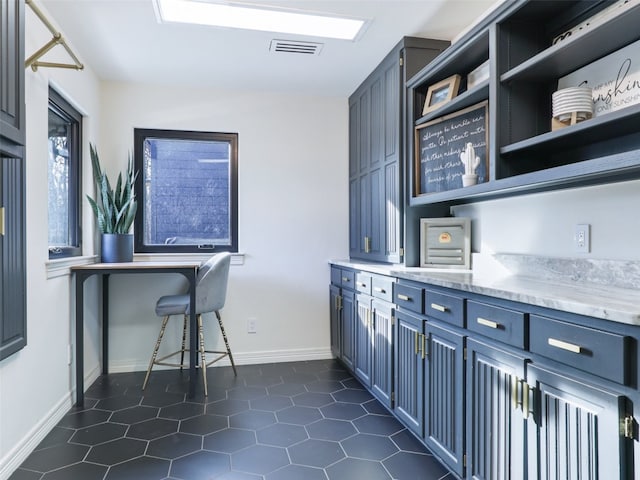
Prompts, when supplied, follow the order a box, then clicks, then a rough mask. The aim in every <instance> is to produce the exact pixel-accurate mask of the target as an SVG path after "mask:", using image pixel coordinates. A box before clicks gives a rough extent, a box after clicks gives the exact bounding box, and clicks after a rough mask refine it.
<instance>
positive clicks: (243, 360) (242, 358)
mask: <svg viewBox="0 0 640 480" xmlns="http://www.w3.org/2000/svg"><path fill="white" fill-rule="evenodd" d="M232 352H233V351H232ZM331 358H333V355H332V354H331V348H328V347H327V348H298V349H292V350H267V351H262V352H239V353H234V354H233V360H234V362H235V364H236V365H258V364H262V363H281V362H304V361H308V360H329V359H331ZM229 365H231V363H230V362H229V358H227V357H225V358H223V359H222V360H220V361H219V362H216V363H214V364H213V365H212V366H211V367H226V366H229ZM148 367H149V364H148V363H147V361H144V363H143V362H141V361H140V360H139V359H135V360H134V359H132V360H124V361H119V362H111V363H110V364H109V372H111V373H127V372H140V371H145V370H146V369H147V368H148ZM211 367H209V368H211ZM153 368H154V370H155V369H156V368H157V369H158V370H160V369H165V368H171V367H163V366H157V367H153Z"/></svg>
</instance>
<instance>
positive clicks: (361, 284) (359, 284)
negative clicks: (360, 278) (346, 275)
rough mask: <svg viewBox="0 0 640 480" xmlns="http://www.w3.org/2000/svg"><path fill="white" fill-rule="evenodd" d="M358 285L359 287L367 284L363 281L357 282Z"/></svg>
mask: <svg viewBox="0 0 640 480" xmlns="http://www.w3.org/2000/svg"><path fill="white" fill-rule="evenodd" d="M358 286H360V287H366V286H367V284H366V283H364V282H358Z"/></svg>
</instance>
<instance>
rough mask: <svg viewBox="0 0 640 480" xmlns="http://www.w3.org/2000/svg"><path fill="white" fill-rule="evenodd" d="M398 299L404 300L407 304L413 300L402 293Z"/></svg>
mask: <svg viewBox="0 0 640 480" xmlns="http://www.w3.org/2000/svg"><path fill="white" fill-rule="evenodd" d="M398 299H399V300H404V301H405V302H408V301H410V300H411V297H409V296H408V295H403V294H401V293H399V294H398Z"/></svg>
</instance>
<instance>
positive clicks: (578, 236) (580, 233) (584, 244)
mask: <svg viewBox="0 0 640 480" xmlns="http://www.w3.org/2000/svg"><path fill="white" fill-rule="evenodd" d="M573 240H574V245H575V249H576V252H578V253H589V251H590V250H591V228H590V225H589V224H587V223H585V224H580V225H576V231H575V235H574V238H573Z"/></svg>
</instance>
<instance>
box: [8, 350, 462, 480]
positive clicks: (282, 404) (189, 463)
mask: <svg viewBox="0 0 640 480" xmlns="http://www.w3.org/2000/svg"><path fill="white" fill-rule="evenodd" d="M207 379H208V383H209V397H204V395H203V394H202V390H201V389H200V390H199V391H198V392H197V393H196V397H195V398H191V399H188V398H187V395H186V392H187V389H188V377H187V375H186V372H184V371H182V372H181V371H179V370H163V371H157V372H153V374H152V376H151V380H150V383H149V385H148V386H147V389H146V391H145V392H142V390H141V385H142V381H143V380H144V372H134V373H122V374H112V375H108V376H102V377H100V378H98V379H97V380H96V381H95V382H94V383H93V385H91V386H90V387H89V388H88V389H87V392H86V394H85V406H84V407H83V408H82V409H80V408H75V407H74V408H73V409H72V410H71V411H70V412H69V413H68V414H67V415H66V416H65V417H64V418H63V419H62V420H61V421H60V422H59V423H58V425H57V426H56V427H54V429H53V430H52V431H51V433H49V434H48V435H47V436H46V437H45V439H44V440H43V441H42V442H41V443H40V445H38V447H37V448H36V449H35V450H34V452H33V453H32V454H31V455H30V456H29V457H28V458H27V459H26V460H25V461H24V463H23V464H22V465H21V466H20V468H18V470H16V472H15V473H14V474H13V475H12V476H11V477H10V479H9V480H94V479H95V480H200V479H202V480H205V479H206V480H210V479H215V480H359V479H367V480H375V479H381V480H390V479H398V480H404V479H415V480H445V479H446V480H453V478H454V477H453V476H452V475H451V474H449V473H447V470H446V469H445V468H444V467H442V465H441V464H440V463H439V462H438V460H437V459H436V458H435V457H433V456H432V455H431V454H430V453H429V451H428V450H427V449H425V448H424V446H423V445H422V444H421V443H420V442H418V441H417V440H416V438H415V437H413V435H412V434H411V433H410V432H409V431H408V430H406V429H405V428H404V427H403V426H402V424H401V423H400V422H398V421H397V420H396V419H395V418H393V417H392V416H391V415H390V414H389V412H388V411H387V410H386V409H385V408H384V407H383V406H382V405H381V404H380V403H379V402H378V401H377V400H376V399H375V398H373V397H372V395H371V394H370V393H369V392H367V391H366V390H365V389H364V388H363V387H362V385H360V383H359V382H358V381H357V380H356V379H355V378H353V377H352V376H351V375H350V374H349V372H348V371H347V370H345V369H344V368H343V367H342V366H341V365H340V363H338V362H336V361H334V360H319V361H312V362H292V363H275V364H266V365H242V366H239V367H238V377H235V376H234V375H233V372H232V370H231V368H230V367H218V368H210V369H208V370H207ZM200 387H201V385H200Z"/></svg>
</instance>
